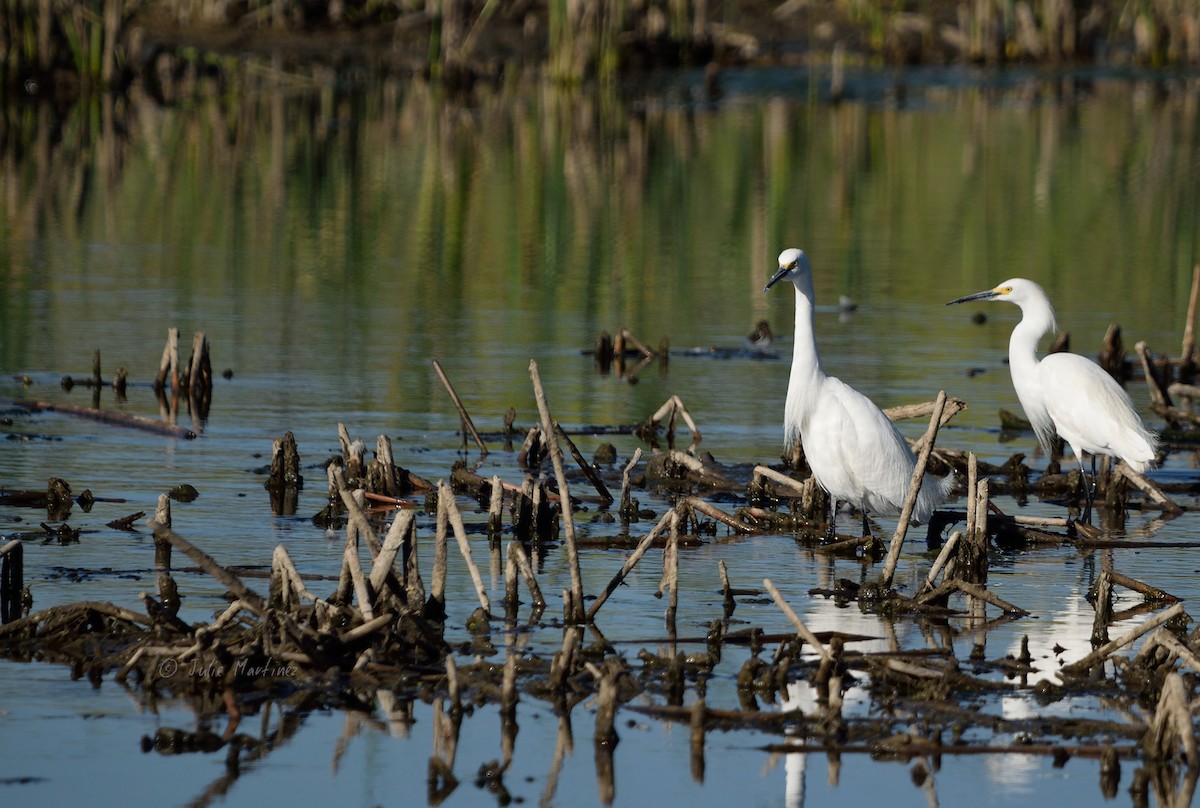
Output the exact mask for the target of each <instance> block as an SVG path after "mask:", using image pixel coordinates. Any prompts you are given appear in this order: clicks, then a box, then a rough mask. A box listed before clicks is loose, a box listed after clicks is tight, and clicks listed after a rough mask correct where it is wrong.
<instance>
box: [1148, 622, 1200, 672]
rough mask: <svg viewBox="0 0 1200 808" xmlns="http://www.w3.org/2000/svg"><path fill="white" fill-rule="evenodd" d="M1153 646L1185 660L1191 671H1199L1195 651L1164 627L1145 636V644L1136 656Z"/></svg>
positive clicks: (1199, 664) (1199, 658)
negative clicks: (1147, 636)
mask: <svg viewBox="0 0 1200 808" xmlns="http://www.w3.org/2000/svg"><path fill="white" fill-rule="evenodd" d="M1155 647H1162V648H1165V649H1166V650H1167V651H1169V652H1170V653H1172V654H1174V655H1175V656H1177V657H1179V658H1180V659H1181V660H1183V661H1184V662H1186V663H1187V665H1188V667H1190V668H1191V669H1192V670H1193V671H1195V672H1196V673H1200V657H1197V656H1196V653H1195V652H1194V651H1192V649H1191V648H1188V647H1187V646H1186V645H1184V644H1183V643H1181V642H1180V641H1179V640H1178V639H1177V638H1176V637H1175V635H1174V634H1172V633H1171V632H1169V631H1167V630H1166V629H1165V628H1159V629H1155V631H1154V633H1153V634H1151V635H1150V636H1149V638H1147V640H1146V644H1145V645H1143V646H1142V649H1141V650H1140V651H1138V653H1137V656H1138V658H1139V659H1142V658H1144V657H1145V655H1146V654H1148V653H1149V652H1150V651H1151V650H1153V649H1154V648H1155Z"/></svg>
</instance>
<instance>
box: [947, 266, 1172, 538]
mask: <svg viewBox="0 0 1200 808" xmlns="http://www.w3.org/2000/svg"><path fill="white" fill-rule="evenodd" d="M971 300H1006V301H1008V302H1009V303H1015V304H1017V305H1018V306H1020V307H1021V321H1020V322H1019V323H1017V325H1016V326H1015V327H1014V328H1013V332H1012V337H1010V338H1009V342H1008V367H1009V371H1010V372H1011V373H1012V381H1013V387H1014V388H1015V389H1016V391H1017V398H1018V399H1019V400H1020V402H1021V407H1022V408H1023V409H1024V410H1025V416H1026V417H1027V418H1028V419H1029V422H1030V423H1031V424H1032V425H1033V431H1034V433H1036V434H1037V439H1038V442H1039V443H1041V445H1042V446H1043V448H1045V449H1046V450H1047V451H1049V450H1050V441H1051V440H1052V439H1053V437H1054V435H1055V433H1056V432H1057V434H1058V435H1059V436H1060V437H1062V439H1063V440H1064V441H1066V442H1067V444H1068V445H1069V446H1070V447H1071V451H1072V452H1073V453H1074V455H1075V459H1076V460H1077V461H1078V462H1079V470H1080V473H1082V474H1083V476H1084V492H1085V493H1084V496H1085V498H1086V505H1085V506H1084V511H1083V521H1084V522H1090V521H1091V518H1092V500H1093V498H1094V497H1095V495H1096V455H1098V454H1102V455H1109V456H1110V457H1114V458H1119V459H1121V460H1123V461H1124V462H1125V463H1126V464H1127V465H1128V466H1129V467H1130V468H1132V469H1135V470H1136V471H1145V470H1146V469H1147V468H1149V467H1150V466H1151V465H1152V464H1153V462H1154V453H1155V446H1156V440H1155V437H1154V435H1152V434H1151V433H1150V432H1149V431H1147V429H1146V427H1145V426H1144V425H1143V424H1142V419H1141V418H1139V417H1138V414H1137V411H1136V410H1134V408H1133V402H1132V401H1130V400H1129V395H1128V394H1127V393H1126V392H1125V391H1124V390H1123V389H1122V388H1121V385H1119V384H1117V382H1116V380H1115V379H1113V377H1112V376H1110V375H1108V373H1106V372H1105V371H1104V369H1103V368H1101V367H1100V366H1099V365H1097V364H1096V363H1095V362H1092V361H1091V360H1090V359H1086V358H1085V357H1082V356H1080V355H1079V354H1073V353H1066V352H1062V353H1052V354H1049V355H1047V356H1045V357H1043V358H1042V359H1040V360H1039V359H1038V357H1037V344H1038V340H1039V339H1040V338H1041V337H1042V335H1043V334H1046V333H1051V334H1053V333H1054V332H1055V331H1056V330H1057V325H1056V323H1055V319H1054V307H1053V306H1051V305H1050V299H1049V298H1048V297H1046V293H1045V292H1044V291H1042V287H1040V286H1038V285H1037V284H1036V283H1034V282H1033V281H1030V280H1026V279H1024V278H1013V279H1012V280H1007V281H1005V282H1004V283H1002V284H1000V285H999V286H997V287H996V288H994V289H989V290H987V291H986V292H977V293H976V294H973V295H967V296H965V297H960V298H958V299H957V300H951V301H950V302H949V303H947V304H946V305H948V306H950V305H953V304H955V303H966V302H968V301H971ZM1085 453H1086V454H1090V455H1091V456H1092V463H1091V465H1092V479H1091V484H1090V485H1088V483H1087V470H1086V469H1085V468H1084V466H1083V456H1084V454H1085Z"/></svg>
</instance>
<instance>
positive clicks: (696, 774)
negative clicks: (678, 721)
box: [688, 698, 706, 783]
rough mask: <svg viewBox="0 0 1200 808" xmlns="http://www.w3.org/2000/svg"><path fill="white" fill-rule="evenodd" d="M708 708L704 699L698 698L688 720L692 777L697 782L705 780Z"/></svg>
mask: <svg viewBox="0 0 1200 808" xmlns="http://www.w3.org/2000/svg"><path fill="white" fill-rule="evenodd" d="M705 714H706V709H705V706H704V699H702V698H699V699H696V703H695V704H693V705H692V714H691V717H690V719H689V721H688V729H689V733H688V737H689V744H688V745H689V747H690V751H691V764H692V779H693V780H694V781H696V782H697V783H702V782H704V718H705Z"/></svg>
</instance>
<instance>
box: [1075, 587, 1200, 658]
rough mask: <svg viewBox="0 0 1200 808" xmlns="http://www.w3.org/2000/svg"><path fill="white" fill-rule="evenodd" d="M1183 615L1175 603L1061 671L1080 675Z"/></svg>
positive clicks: (1180, 605) (1179, 604) (1178, 605)
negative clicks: (1139, 638) (1144, 635)
mask: <svg viewBox="0 0 1200 808" xmlns="http://www.w3.org/2000/svg"><path fill="white" fill-rule="evenodd" d="M1183 613H1184V610H1183V604H1182V603H1176V604H1175V605H1174V606H1172V607H1171V608H1169V609H1166V610H1164V611H1162V612H1159V613H1158V614H1157V615H1155V616H1154V617H1152V618H1150V619H1149V620H1147V621H1146V622H1145V623H1142V624H1141V625H1140V626H1138V627H1137V628H1135V629H1133V630H1132V631H1130V632H1128V633H1126V634H1123V635H1121V636H1120V637H1118V638H1117V639H1115V640H1112V641H1110V642H1107V643H1105V644H1104V645H1102V646H1100V647H1099V648H1097V649H1095V650H1094V651H1092V652H1091V653H1090V654H1088V655H1087V656H1085V657H1083V658H1082V659H1079V660H1077V661H1075V662H1072V663H1070V664H1068V665H1064V666H1063V667H1062V670H1063V672H1064V673H1081V672H1083V671H1086V670H1087V669H1088V668H1090V667H1091V666H1092V665H1094V664H1096V663H1097V662H1100V661H1103V660H1104V659H1106V658H1108V656H1109V655H1110V654H1112V653H1113V652H1115V651H1119V650H1120V649H1122V648H1124V647H1125V646H1127V645H1129V644H1131V643H1133V642H1134V641H1136V640H1137V638H1138V637H1141V636H1142V635H1143V634H1147V633H1149V632H1151V631H1153V630H1154V629H1156V628H1158V627H1159V626H1161V625H1162V624H1164V623H1167V622H1169V621H1171V620H1174V619H1175V618H1176V617H1178V616H1179V615H1181V614H1183Z"/></svg>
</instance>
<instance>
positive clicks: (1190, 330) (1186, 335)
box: [1179, 264, 1200, 367]
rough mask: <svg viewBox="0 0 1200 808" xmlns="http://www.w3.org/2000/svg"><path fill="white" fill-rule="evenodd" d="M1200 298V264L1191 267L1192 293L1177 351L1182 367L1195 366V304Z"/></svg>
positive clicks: (1189, 297)
mask: <svg viewBox="0 0 1200 808" xmlns="http://www.w3.org/2000/svg"><path fill="white" fill-rule="evenodd" d="M1198 297H1200V264H1197V265H1196V266H1194V267H1192V291H1191V294H1190V295H1189V296H1188V309H1187V320H1186V321H1184V324H1183V343H1182V345H1181V346H1180V350H1179V362H1180V364H1181V365H1183V366H1185V367H1186V366H1187V365H1188V364H1189V363H1192V364H1195V356H1194V354H1195V351H1196V338H1195V331H1194V328H1195V323H1196V303H1197V298H1198Z"/></svg>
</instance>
